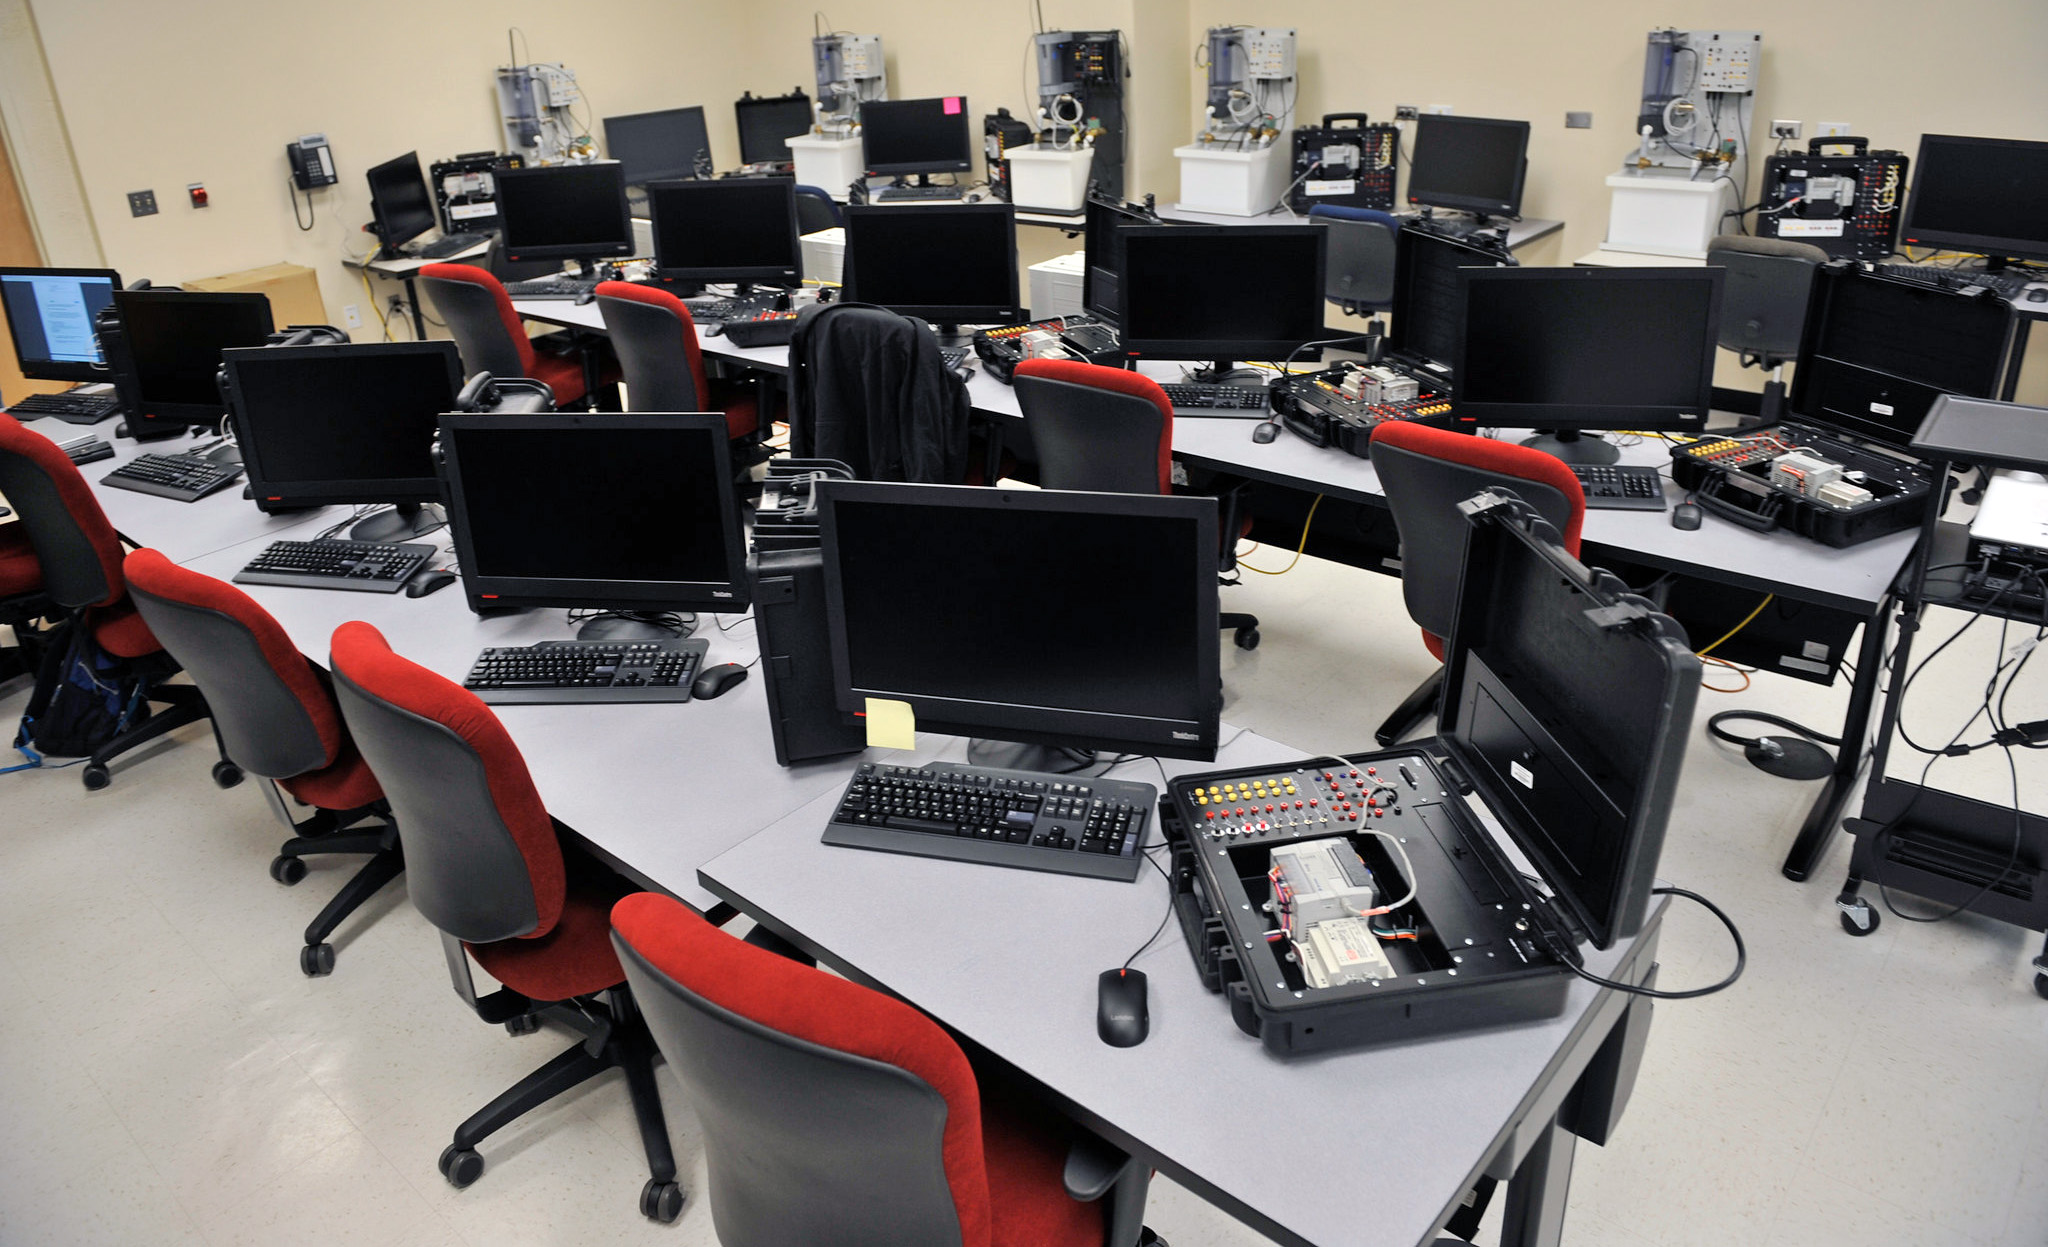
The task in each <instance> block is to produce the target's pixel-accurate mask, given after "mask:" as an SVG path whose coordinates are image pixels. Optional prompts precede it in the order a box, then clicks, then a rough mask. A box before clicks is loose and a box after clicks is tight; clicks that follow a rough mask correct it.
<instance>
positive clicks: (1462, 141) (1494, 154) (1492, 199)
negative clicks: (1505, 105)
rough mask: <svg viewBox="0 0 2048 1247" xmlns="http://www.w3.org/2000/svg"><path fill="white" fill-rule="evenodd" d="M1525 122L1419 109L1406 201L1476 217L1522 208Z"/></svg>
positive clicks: (1525, 168)
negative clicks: (1462, 212)
mask: <svg viewBox="0 0 2048 1247" xmlns="http://www.w3.org/2000/svg"><path fill="white" fill-rule="evenodd" d="M1528 154H1529V123H1528V122H1526V121H1503V120H1500V119H1499V118H1495V117H1459V116H1456V115H1453V114H1450V113H1424V114H1422V116H1420V117H1418V118H1416V121H1415V153H1414V156H1413V157H1412V159H1411V163H1410V164H1409V166H1408V202H1409V203H1412V204H1427V205H1429V206H1430V207H1433V208H1456V209H1459V210H1461V211H1465V212H1470V213H1472V214H1474V215H1475V216H1477V217H1479V218H1480V219H1481V220H1485V219H1486V218H1487V217H1490V216H1516V215H1519V214H1520V213H1521V211H1522V180H1523V178H1524V176H1525V175H1526V174H1527V173H1528V171H1529V160H1528Z"/></svg>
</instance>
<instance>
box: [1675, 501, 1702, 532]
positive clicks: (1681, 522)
mask: <svg viewBox="0 0 2048 1247" xmlns="http://www.w3.org/2000/svg"><path fill="white" fill-rule="evenodd" d="M1699 526H1700V504H1699V503H1697V502H1681V503H1679V504H1678V505H1677V506H1675V507H1673V508H1671V527H1673V528H1683V529H1685V530H1686V531H1688V532H1690V531H1691V530H1693V529H1695V528H1698V527H1699Z"/></svg>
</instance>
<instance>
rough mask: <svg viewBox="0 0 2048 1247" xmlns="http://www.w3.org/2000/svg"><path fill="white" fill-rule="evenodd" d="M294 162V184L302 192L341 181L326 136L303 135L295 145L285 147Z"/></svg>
mask: <svg viewBox="0 0 2048 1247" xmlns="http://www.w3.org/2000/svg"><path fill="white" fill-rule="evenodd" d="M284 154H285V155H286V156H287V157H289V158H290V160H291V162H292V182H293V184H294V185H296V186H297V187H298V188H299V189H300V190H302V191H309V190H312V189H313V188H314V187H316V186H332V185H334V184H335V183H336V182H338V181H340V180H341V179H340V178H339V177H337V176H336V175H335V172H334V152H333V150H332V149H331V148H329V147H328V146H327V136H326V135H324V134H302V135H300V136H299V138H298V141H297V142H295V143H286V144H285V145H284Z"/></svg>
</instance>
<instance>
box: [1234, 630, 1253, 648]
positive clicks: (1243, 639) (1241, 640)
mask: <svg viewBox="0 0 2048 1247" xmlns="http://www.w3.org/2000/svg"><path fill="white" fill-rule="evenodd" d="M1231 640H1233V641H1236V642H1237V648H1239V649H1257V648H1259V630H1258V629H1257V628H1239V629H1238V630H1237V631H1236V632H1233V633H1231Z"/></svg>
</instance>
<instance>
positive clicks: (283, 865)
mask: <svg viewBox="0 0 2048 1247" xmlns="http://www.w3.org/2000/svg"><path fill="white" fill-rule="evenodd" d="M270 877H271V878H273V879H275V880H277V881H278V882H279V883H282V884H283V885H284V886H286V887H290V886H292V885H293V884H294V883H297V882H298V881H299V880H301V879H303V878H305V877H306V859H305V858H302V857H287V856H285V855H284V854H282V853H280V854H278V855H277V856H276V857H273V858H271V859H270Z"/></svg>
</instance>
